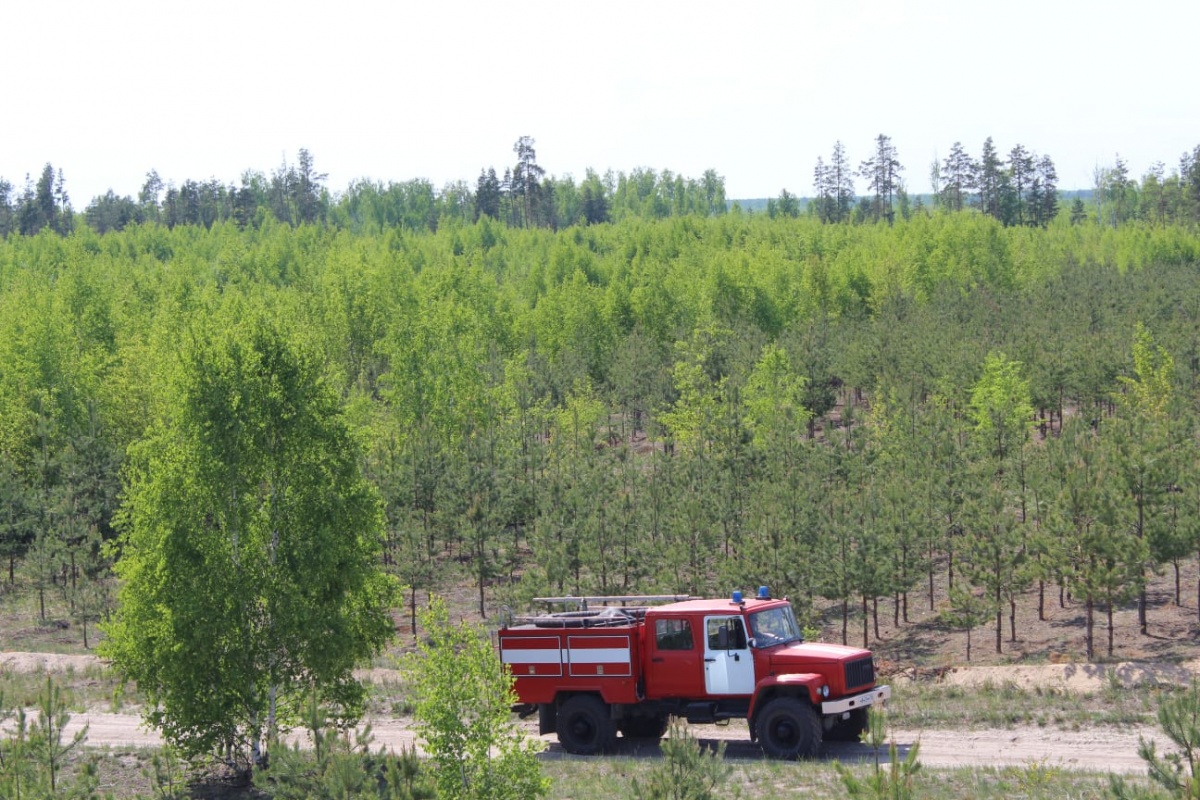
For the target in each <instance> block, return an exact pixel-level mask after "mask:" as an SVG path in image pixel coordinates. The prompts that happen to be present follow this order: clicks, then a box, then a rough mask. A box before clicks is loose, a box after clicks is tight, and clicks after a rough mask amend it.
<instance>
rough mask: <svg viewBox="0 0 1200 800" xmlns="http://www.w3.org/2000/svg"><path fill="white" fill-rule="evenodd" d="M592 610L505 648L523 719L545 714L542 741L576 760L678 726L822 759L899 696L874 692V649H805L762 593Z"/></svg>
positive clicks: (549, 622) (791, 622) (538, 623)
mask: <svg viewBox="0 0 1200 800" xmlns="http://www.w3.org/2000/svg"><path fill="white" fill-rule="evenodd" d="M556 599H557V598H556ZM575 599H576V600H584V599H583V598H575ZM629 599H633V598H620V600H629ZM639 599H640V598H639ZM586 600H591V601H593V604H592V607H591V609H589V608H588V607H587V605H588V604H587V603H586V602H585V603H583V608H581V609H579V610H577V611H574V612H565V614H549V615H543V616H540V617H536V618H533V620H532V621H531V622H527V623H526V624H525V625H524V626H516V627H507V628H505V629H502V630H501V632H500V637H499V638H500V648H501V657H502V660H503V661H504V662H505V663H506V664H508V665H509V666H510V668H511V669H512V671H513V675H514V677H515V679H516V680H515V688H516V691H517V695H518V697H519V698H520V700H521V703H522V705H521V709H522V710H524V711H526V712H528V713H532V712H533V710H534V709H536V710H537V711H538V713H539V719H540V723H541V724H540V727H541V730H542V733H549V732H552V731H553V732H557V733H558V735H559V740H560V742H561V743H562V744H563V747H564V748H565V749H567V750H568V751H570V752H596V751H599V750H605V749H609V748H611V747H612V746H613V745H614V744H615V737H616V734H617V732H620V733H622V734H623V735H625V736H626V737H627V738H636V737H641V738H644V737H651V738H653V737H657V736H661V735H662V733H663V732H664V731H665V730H666V725H667V721H668V720H669V718H670V717H671V716H676V717H682V718H686V719H687V720H688V721H689V722H693V723H708V722H719V721H723V720H729V719H735V718H741V719H746V720H747V722H748V724H749V728H750V737H751V739H752V740H758V741H761V743H762V745H763V749H764V750H766V751H767V753H768V754H770V755H773V756H777V757H782V758H794V757H796V756H808V755H814V754H815V753H816V752H817V751H818V750H819V748H820V744H821V742H822V741H823V740H824V739H843V740H844V739H857V738H858V735H859V733H860V732H861V731H863V730H864V729H865V727H866V722H867V709H868V708H869V707H870V706H871V705H873V704H875V703H881V702H885V701H886V700H887V699H888V698H889V697H890V695H891V689H890V688H889V687H887V686H877V685H876V683H875V665H874V660H873V658H872V655H871V652H870V651H869V650H864V649H861V648H855V647H845V646H842V645H829V644H810V643H806V642H804V640H803V635H802V631H801V629H800V627H799V625H798V624H797V623H796V618H795V615H794V614H793V612H792V608H791V604H790V603H788V601H787V600H786V599H775V598H772V597H771V596H770V593H769V591H768V590H767V589H766V588H765V587H763V588H760V590H759V592H758V593H757V594H756V595H755V596H753V597H751V598H748V599H747V598H744V597H743V596H742V594H741V593H740V592H734V593H733V594H732V596H731V598H730V599H728V600H701V599H695V598H682V599H681V598H678V597H675V598H672V602H668V603H666V604H664V605H656V606H642V607H638V606H630V605H622V606H620V607H617V608H614V607H611V606H610V607H605V608H603V609H602V610H601V611H596V610H595V606H594V603H595V601H597V600H612V598H586ZM535 632H537V633H535ZM542 632H545V633H542ZM550 632H553V633H550ZM531 649H533V650H537V651H538V652H536V653H531V652H530V651H531ZM600 659H605V661H604V663H600V661H599V660H600ZM534 661H536V662H537V664H533V663H531V662H534ZM552 662H554V663H552Z"/></svg>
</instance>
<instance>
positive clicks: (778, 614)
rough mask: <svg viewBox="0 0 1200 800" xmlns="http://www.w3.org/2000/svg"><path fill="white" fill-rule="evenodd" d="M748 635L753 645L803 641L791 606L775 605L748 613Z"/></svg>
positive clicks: (767, 645)
mask: <svg viewBox="0 0 1200 800" xmlns="http://www.w3.org/2000/svg"><path fill="white" fill-rule="evenodd" d="M750 635H751V636H753V637H754V646H755V647H774V646H775V645H777V644H786V643H788V642H799V641H803V638H804V637H803V636H801V634H800V626H799V625H797V624H796V617H795V616H794V615H793V614H792V607H791V606H777V607H776V608H768V609H767V610H766V611H759V612H757V613H754V614H751V615H750Z"/></svg>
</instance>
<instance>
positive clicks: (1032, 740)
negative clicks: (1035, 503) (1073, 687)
mask: <svg viewBox="0 0 1200 800" xmlns="http://www.w3.org/2000/svg"><path fill="white" fill-rule="evenodd" d="M94 663H95V661H94V660H91V659H89V657H87V656H54V655H47V654H41V653H38V654H29V653H0V669H11V670H21V671H27V670H38V669H47V670H52V671H66V670H67V669H68V668H70V669H74V670H81V669H84V668H86V667H87V666H89V665H91V664H94ZM985 669H987V670H988V672H987V674H986V679H987V680H991V681H995V680H997V679H999V678H1002V677H1003V676H1002V675H1000V674H999V673H998V672H997V670H1002V669H1004V668H1000V667H988V668H985ZM1011 669H1013V670H1023V671H1022V672H1021V673H1020V679H1021V681H1022V682H1023V683H1025V682H1028V681H1029V680H1032V679H1033V678H1034V676H1032V675H1030V674H1029V672H1028V670H1029V669H1030V668H1028V667H1012V668H1011ZM1051 670H1058V671H1060V672H1061V671H1062V668H1061V667H1051ZM1067 673H1069V674H1066V675H1065V676H1064V677H1067V678H1070V679H1072V680H1076V681H1078V680H1079V679H1080V678H1079V675H1080V674H1081V673H1082V671H1071V670H1067ZM1057 674H1058V673H1053V674H1052V675H1051V677H1053V675H1057ZM1125 674H1126V675H1127V674H1129V673H1128V671H1126V673H1125ZM364 677H368V676H364ZM369 677H372V678H375V679H379V676H377V675H371V676H369ZM1043 677H1045V676H1043ZM1088 677H1090V678H1091V680H1095V681H1104V680H1108V678H1107V677H1106V676H1105V675H1103V674H1092V675H1090V676H1088ZM971 678H972V676H970V675H969V671H966V670H960V671H958V674H957V677H953V678H950V681H951V682H956V683H970V682H972V680H971ZM1169 678H1170V679H1179V678H1180V676H1178V675H1170V676H1169ZM369 722H370V723H371V725H372V728H373V732H374V736H375V743H376V745H377V746H381V747H385V748H388V749H399V748H400V747H402V746H403V747H411V746H412V745H413V743H414V735H413V732H412V728H411V724H410V721H409V720H406V719H397V718H377V719H371V720H369ZM85 724H86V725H88V726H89V727H88V738H87V741H88V744H89V745H92V746H109V747H117V748H119V747H143V746H154V745H158V744H161V739H160V738H159V737H158V735H157V734H156V733H155V732H154V731H151V730H147V729H146V728H145V727H143V725H142V720H141V717H140V716H137V715H134V714H110V713H104V712H92V713H87V714H76V715H74V716H73V717H72V719H71V724H70V726H69V727H68V729H67V735H68V736H70V735H72V734H73V733H74V732H75V731H76V730H78V729H79V727H81V726H83V725H85ZM529 724H530V726H531V727H530V733H531V734H532V733H534V732H535V728H534V727H533V723H532V722H530V723H529ZM693 730H694V733H695V735H696V736H697V737H699V738H700V739H701V740H702V741H704V740H724V741H726V742H727V745H726V748H727V749H726V756H727V757H728V758H731V759H759V758H762V757H763V754H762V750H761V748H759V747H758V746H757V745H755V744H752V743H751V742H750V741H749V739H748V737H747V735H746V726H745V724H744V723H738V722H734V723H731V724H730V725H727V726H717V725H700V726H695V727H694V729H693ZM1139 736H1142V737H1145V738H1147V739H1153V740H1155V741H1157V743H1158V747H1159V749H1160V750H1161V749H1163V747H1164V746H1165V745H1166V744H1168V741H1167V739H1166V737H1165V736H1164V735H1163V734H1162V732H1161V731H1159V730H1158V729H1157V728H1150V727H1144V728H1127V729H1120V730H1118V729H1114V728H1111V727H1105V728H1096V729H1092V730H1083V731H1064V730H1058V729H1052V728H1041V727H1035V726H1025V727H1015V728H1005V729H987V730H952V731H942V730H926V731H912V730H896V731H893V738H894V739H895V741H896V742H897V744H898V745H899V747H900V753H901V755H904V754H905V753H907V752H908V748H909V747H911V746H912V745H913V743H914V742H917V741H920V743H921V750H920V758H921V762H922V763H923V764H925V765H927V766H931V767H961V766H992V767H1005V766H1016V767H1021V766H1029V765H1031V764H1041V765H1044V766H1046V767H1056V768H1064V769H1080V770H1094V771H1100V772H1123V773H1138V772H1143V771H1144V770H1145V765H1144V764H1143V762H1142V761H1141V759H1139V758H1138V755H1137V747H1138V737H1139ZM542 738H543V739H545V741H546V743H547V750H546V753H545V755H544V757H545V758H576V756H572V755H569V754H568V753H566V752H565V751H563V750H562V748H561V747H559V745H558V742H557V741H556V740H555V739H554V737H553V736H545V737H542ZM620 753H621V754H624V755H646V756H654V755H656V754H657V753H658V746H657V745H653V744H651V745H647V744H646V743H644V742H638V743H636V744H635V743H629V744H625V742H624V740H621V748H620ZM822 757H823V758H824V759H826V760H831V761H832V760H834V759H837V760H840V761H846V762H849V761H856V760H864V759H871V758H873V757H874V756H873V753H872V751H871V750H870V749H869V748H867V747H865V746H864V745H858V744H842V743H829V744H827V745H826V747H825V751H824V755H823V756H822Z"/></svg>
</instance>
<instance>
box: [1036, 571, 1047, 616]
mask: <svg viewBox="0 0 1200 800" xmlns="http://www.w3.org/2000/svg"><path fill="white" fill-rule="evenodd" d="M1038 621H1039V622H1045V621H1046V582H1045V581H1042V580H1039V581H1038Z"/></svg>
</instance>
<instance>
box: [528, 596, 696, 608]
mask: <svg viewBox="0 0 1200 800" xmlns="http://www.w3.org/2000/svg"><path fill="white" fill-rule="evenodd" d="M695 599H697V598H695V597H692V596H691V595H687V594H627V595H589V596H572V595H567V596H566V597H535V598H533V602H535V603H545V604H546V605H551V606H553V605H576V606H578V608H579V610H580V611H587V610H588V603H599V604H600V605H602V606H608V605H609V604H610V603H620V604H621V605H623V606H624V605H627V604H629V603H633V604H636V605H640V606H648V605H653V604H655V603H680V602H683V601H684V600H695Z"/></svg>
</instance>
